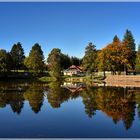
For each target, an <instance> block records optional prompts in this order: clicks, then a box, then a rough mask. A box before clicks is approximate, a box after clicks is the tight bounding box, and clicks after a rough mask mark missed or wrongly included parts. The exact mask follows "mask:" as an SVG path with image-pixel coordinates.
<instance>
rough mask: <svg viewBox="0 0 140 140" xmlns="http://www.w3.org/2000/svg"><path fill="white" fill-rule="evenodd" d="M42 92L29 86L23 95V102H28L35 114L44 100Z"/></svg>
mask: <svg viewBox="0 0 140 140" xmlns="http://www.w3.org/2000/svg"><path fill="white" fill-rule="evenodd" d="M43 96H44V94H43V91H42V90H40V89H38V87H36V86H31V87H30V88H29V89H28V90H27V91H26V92H25V93H24V98H25V100H28V101H29V104H30V106H31V108H32V110H33V111H34V112H35V113H38V112H39V111H40V109H41V107H42V105H43V100H44V97H43Z"/></svg>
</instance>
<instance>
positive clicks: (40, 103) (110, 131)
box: [0, 82, 140, 138]
mask: <svg viewBox="0 0 140 140" xmlns="http://www.w3.org/2000/svg"><path fill="white" fill-rule="evenodd" d="M9 84H10V85H9ZM65 85H66V84H65ZM74 85H76V84H74ZM79 85H80V86H81V88H82V86H84V88H83V90H80V91H77V90H75V92H71V90H69V88H66V87H63V86H62V84H61V83H51V84H49V85H46V84H44V83H32V82H31V83H28V84H26V85H24V84H22V82H21V83H20V82H18V83H10V82H9V83H7V82H6V83H3V84H1V83H0V124H1V125H0V137H14V138H17V137H20V138H31V137H32V138H40V137H43V138H97V137H100V138H101V137H107V138H122V137H126V138H128V137H138V138H139V137H140V134H139V130H140V89H139V88H127V89H124V88H115V87H89V86H86V87H85V85H84V84H82V85H81V84H77V86H78V88H79ZM18 87H20V88H21V90H20V91H19V90H18V89H19V88H18ZM75 88H77V87H75Z"/></svg>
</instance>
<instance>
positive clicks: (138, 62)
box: [136, 44, 140, 71]
mask: <svg viewBox="0 0 140 140" xmlns="http://www.w3.org/2000/svg"><path fill="white" fill-rule="evenodd" d="M136 71H140V44H139V46H138V51H137V56H136Z"/></svg>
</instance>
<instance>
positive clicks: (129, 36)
mask: <svg viewBox="0 0 140 140" xmlns="http://www.w3.org/2000/svg"><path fill="white" fill-rule="evenodd" d="M123 42H125V44H127V47H128V48H129V49H131V54H130V56H129V58H128V60H129V62H130V64H131V69H135V60H136V52H135V40H134V38H133V35H132V33H131V31H129V30H126V33H125V35H124V39H123Z"/></svg>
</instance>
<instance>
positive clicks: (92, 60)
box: [82, 43, 97, 74]
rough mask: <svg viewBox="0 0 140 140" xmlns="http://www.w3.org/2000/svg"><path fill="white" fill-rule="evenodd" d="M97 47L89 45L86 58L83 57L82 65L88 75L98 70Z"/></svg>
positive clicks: (86, 49)
mask: <svg viewBox="0 0 140 140" xmlns="http://www.w3.org/2000/svg"><path fill="white" fill-rule="evenodd" d="M96 56H97V53H96V46H95V45H93V44H92V43H89V44H88V46H87V47H86V48H85V56H84V57H83V62H82V65H83V67H84V69H85V70H86V71H87V73H88V74H91V73H92V72H94V71H95V70H96Z"/></svg>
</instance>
